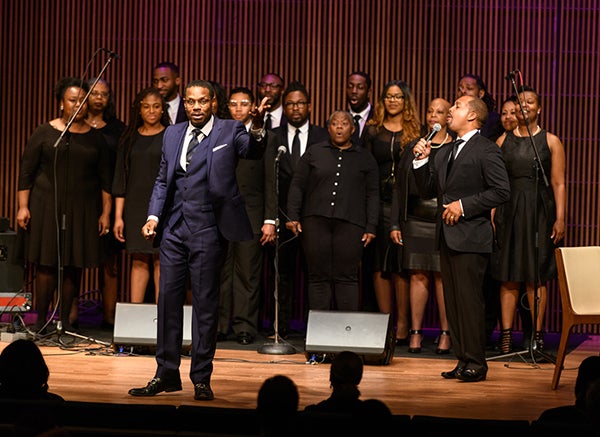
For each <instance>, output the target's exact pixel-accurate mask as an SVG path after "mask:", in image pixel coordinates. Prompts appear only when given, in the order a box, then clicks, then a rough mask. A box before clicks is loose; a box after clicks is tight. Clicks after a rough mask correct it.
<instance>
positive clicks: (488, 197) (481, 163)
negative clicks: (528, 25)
mask: <svg viewBox="0 0 600 437" xmlns="http://www.w3.org/2000/svg"><path fill="white" fill-rule="evenodd" d="M486 117H487V108H486V105H485V103H484V102H483V101H482V100H481V99H480V98H478V97H473V96H462V97H460V98H458V99H457V100H456V102H455V103H454V106H452V107H451V108H450V115H449V123H448V128H449V129H452V131H454V132H456V134H457V135H458V137H457V139H456V141H455V142H454V143H451V144H453V146H452V147H450V146H446V147H444V148H443V149H441V150H439V151H438V153H437V154H436V155H435V157H434V159H433V161H432V162H430V161H429V153H430V152H431V147H430V145H429V144H428V143H426V142H425V140H424V139H422V140H420V141H419V142H418V143H417V145H416V146H415V148H414V153H415V161H414V162H413V168H414V173H415V178H416V180H417V185H418V187H419V192H420V194H421V195H422V196H423V197H425V198H431V197H433V196H437V198H438V213H439V218H438V226H437V229H436V231H437V233H438V235H439V240H438V241H439V245H440V258H441V269H442V282H443V284H444V298H445V304H446V312H447V314H448V324H449V326H450V335H451V337H452V346H453V349H454V352H455V354H456V357H457V358H458V363H457V365H456V367H455V368H454V369H453V370H451V371H448V372H442V377H444V378H446V379H459V380H461V381H465V382H476V381H483V380H485V378H486V375H487V363H486V359H485V341H486V338H485V308H484V306H485V305H484V296H483V291H482V285H483V277H484V274H485V270H486V267H487V264H488V259H489V254H490V253H491V252H492V243H493V239H494V232H493V229H492V224H491V220H490V215H491V210H492V209H493V208H495V207H497V206H498V205H500V204H502V203H504V202H506V201H507V200H508V199H509V197H510V184H509V181H508V175H507V173H506V167H505V166H504V161H503V159H502V155H501V154H500V149H499V148H498V146H496V145H495V144H494V143H493V142H491V141H490V140H488V139H487V138H485V137H483V136H482V135H481V134H479V128H481V126H483V124H484V123H485V120H486Z"/></svg>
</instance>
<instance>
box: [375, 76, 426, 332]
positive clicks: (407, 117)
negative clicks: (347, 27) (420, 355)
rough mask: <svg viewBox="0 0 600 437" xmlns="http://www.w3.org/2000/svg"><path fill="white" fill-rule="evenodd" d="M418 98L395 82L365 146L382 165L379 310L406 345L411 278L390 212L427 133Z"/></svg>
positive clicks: (379, 106) (377, 108)
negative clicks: (406, 156) (411, 150)
mask: <svg viewBox="0 0 600 437" xmlns="http://www.w3.org/2000/svg"><path fill="white" fill-rule="evenodd" d="M423 133H424V132H423V128H422V126H421V122H420V121H419V116H418V111H417V107H416V103H415V100H414V97H413V95H412V93H411V91H410V88H409V87H408V85H407V84H406V83H404V82H402V81H399V80H392V81H390V82H388V83H387V84H386V85H385V86H384V87H383V91H382V92H381V95H380V96H379V99H378V101H377V104H376V105H375V115H374V117H373V119H372V120H370V121H369V122H368V124H367V134H366V136H365V145H366V147H367V148H368V149H369V150H370V151H371V153H372V154H373V156H374V157H375V160H376V161H377V164H378V166H379V180H380V192H379V196H380V206H379V224H378V226H377V235H378V236H379V237H378V238H377V239H376V240H375V245H374V247H373V250H374V260H373V264H374V266H373V271H374V274H373V281H374V288H375V296H376V298H377V304H378V306H379V311H381V312H382V313H388V314H391V315H392V317H394V316H395V319H396V338H397V343H398V344H402V343H406V341H407V337H408V330H409V323H408V317H409V289H408V275H407V274H406V273H405V272H404V271H403V268H402V248H401V246H398V245H396V244H394V243H393V242H392V241H391V240H390V238H388V237H389V234H390V230H391V227H390V211H391V207H392V191H393V188H394V184H395V179H397V178H400V177H403V176H402V175H401V174H400V173H401V171H400V169H399V168H398V165H399V161H400V155H401V154H402V152H403V150H404V148H405V147H406V146H407V145H408V144H409V143H410V142H412V141H413V140H415V139H417V138H419V137H420V136H421V135H422V134H423ZM394 304H395V306H394Z"/></svg>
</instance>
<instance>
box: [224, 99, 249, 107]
mask: <svg viewBox="0 0 600 437" xmlns="http://www.w3.org/2000/svg"><path fill="white" fill-rule="evenodd" d="M251 104H252V102H251V101H250V100H240V101H239V102H238V101H237V100H230V101H229V106H230V107H231V108H235V107H236V106H243V107H244V108H247V107H248V106H250V105H251Z"/></svg>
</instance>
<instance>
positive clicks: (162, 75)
mask: <svg viewBox="0 0 600 437" xmlns="http://www.w3.org/2000/svg"><path fill="white" fill-rule="evenodd" d="M180 85H181V78H180V77H179V67H178V66H177V65H175V64H173V63H172V62H161V63H160V64H158V65H156V66H155V67H154V70H153V72H152V86H153V87H154V88H156V89H157V90H158V92H159V93H160V95H161V96H162V97H163V99H165V102H167V106H168V107H169V119H170V120H171V124H175V123H181V122H182V121H187V115H186V112H185V107H184V104H183V100H182V99H181V96H180V95H179V86H180Z"/></svg>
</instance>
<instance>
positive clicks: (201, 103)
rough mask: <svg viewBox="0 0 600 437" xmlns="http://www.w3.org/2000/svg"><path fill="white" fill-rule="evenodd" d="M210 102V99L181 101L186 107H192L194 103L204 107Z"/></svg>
mask: <svg viewBox="0 0 600 437" xmlns="http://www.w3.org/2000/svg"><path fill="white" fill-rule="evenodd" d="M210 101H211V100H210V99H206V98H205V99H198V100H196V99H185V100H184V101H183V103H184V104H186V105H187V106H191V107H193V106H196V103H198V104H199V105H200V106H206V105H208V104H210Z"/></svg>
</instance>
